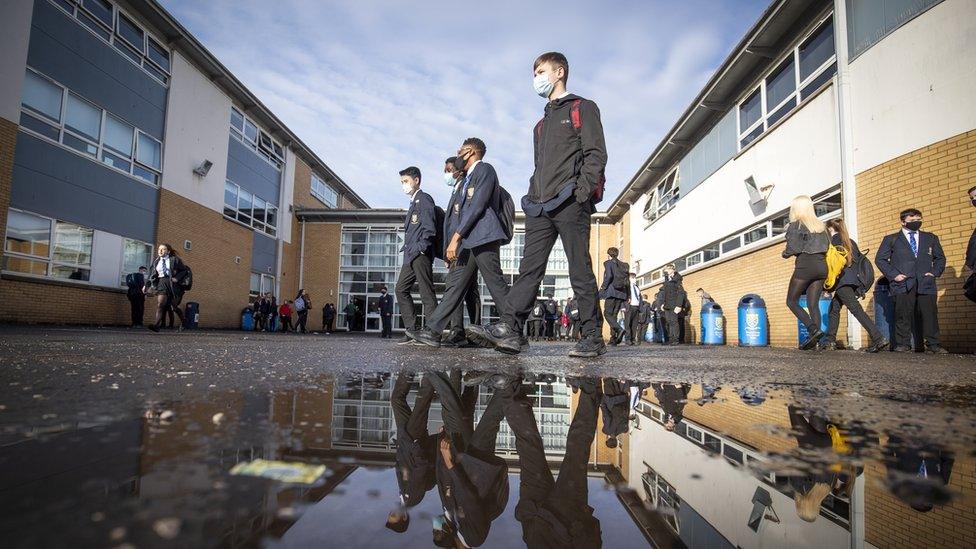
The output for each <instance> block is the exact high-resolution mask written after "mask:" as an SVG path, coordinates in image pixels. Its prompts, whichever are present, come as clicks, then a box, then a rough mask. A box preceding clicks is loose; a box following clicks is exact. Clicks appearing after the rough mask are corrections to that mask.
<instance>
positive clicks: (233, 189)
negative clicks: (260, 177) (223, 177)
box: [224, 181, 237, 217]
mask: <svg viewBox="0 0 976 549" xmlns="http://www.w3.org/2000/svg"><path fill="white" fill-rule="evenodd" d="M224 215H226V216H228V217H235V216H236V215H237V185H235V184H233V183H231V182H230V181H227V182H225V183H224Z"/></svg>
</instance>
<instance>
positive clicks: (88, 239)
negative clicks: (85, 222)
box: [3, 209, 94, 281]
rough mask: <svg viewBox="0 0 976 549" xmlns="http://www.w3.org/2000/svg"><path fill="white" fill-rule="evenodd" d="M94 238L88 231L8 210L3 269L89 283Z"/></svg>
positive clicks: (79, 227) (92, 233)
mask: <svg viewBox="0 0 976 549" xmlns="http://www.w3.org/2000/svg"><path fill="white" fill-rule="evenodd" d="M52 229H53V230H52ZM52 233H53V237H52ZM93 236H94V231H93V230H92V229H89V228H87V227H82V226H79V225H75V224H73V223H66V222H64V221H55V220H52V219H49V218H46V217H41V216H39V215H35V214H31V213H27V212H22V211H20V210H14V209H11V210H9V211H8V216H7V236H6V238H5V240H4V252H5V253H4V263H3V269H4V270H5V271H9V272H17V273H24V274H30V275H35V276H50V277H52V278H63V279H69V280H80V281H88V280H89V279H90V278H91V257H92V240H93ZM52 243H53V244H52Z"/></svg>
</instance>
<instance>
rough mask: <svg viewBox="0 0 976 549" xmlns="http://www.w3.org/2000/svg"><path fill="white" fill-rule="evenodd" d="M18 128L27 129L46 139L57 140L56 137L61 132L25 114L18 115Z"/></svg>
mask: <svg viewBox="0 0 976 549" xmlns="http://www.w3.org/2000/svg"><path fill="white" fill-rule="evenodd" d="M20 126H21V127H22V128H27V129H30V130H33V131H35V132H37V133H39V134H41V135H43V136H44V137H47V138H48V139H53V140H55V141H57V140H58V136H59V135H61V130H60V129H59V128H55V127H54V126H52V125H51V124H49V123H48V122H44V121H42V120H41V119H40V118H35V117H34V116H31V115H29V114H27V113H26V112H22V113H20Z"/></svg>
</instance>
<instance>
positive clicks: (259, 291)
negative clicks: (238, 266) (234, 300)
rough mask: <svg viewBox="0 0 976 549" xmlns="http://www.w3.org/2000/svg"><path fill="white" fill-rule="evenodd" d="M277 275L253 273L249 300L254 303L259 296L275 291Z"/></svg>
mask: <svg viewBox="0 0 976 549" xmlns="http://www.w3.org/2000/svg"><path fill="white" fill-rule="evenodd" d="M274 282H275V277H273V276H271V275H269V274H264V273H251V281H250V288H249V289H248V302H249V303H254V301H255V300H257V298H258V296H261V295H264V294H273V293H274Z"/></svg>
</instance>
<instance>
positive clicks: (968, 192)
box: [966, 185, 976, 194]
mask: <svg viewBox="0 0 976 549" xmlns="http://www.w3.org/2000/svg"><path fill="white" fill-rule="evenodd" d="M973 191H976V185H973V186H972V187H969V190H968V191H966V194H973Z"/></svg>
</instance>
